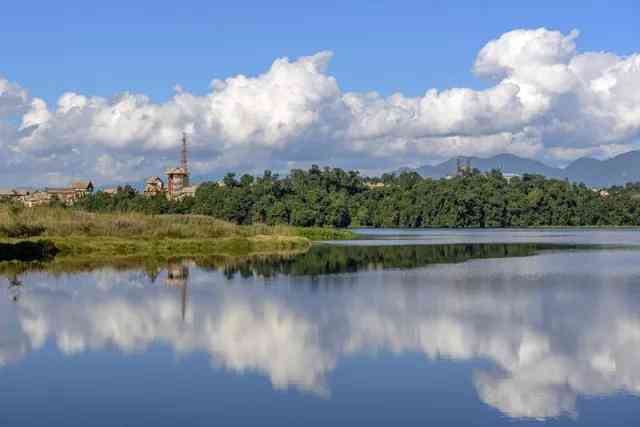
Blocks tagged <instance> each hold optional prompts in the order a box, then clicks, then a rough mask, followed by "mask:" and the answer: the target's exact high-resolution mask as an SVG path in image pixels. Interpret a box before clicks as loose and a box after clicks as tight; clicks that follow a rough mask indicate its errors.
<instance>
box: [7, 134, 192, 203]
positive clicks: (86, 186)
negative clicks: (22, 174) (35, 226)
mask: <svg viewBox="0 0 640 427" xmlns="http://www.w3.org/2000/svg"><path fill="white" fill-rule="evenodd" d="M165 175H166V176H167V183H166V185H165V182H164V181H163V180H162V178H160V177H159V176H152V177H149V178H147V179H145V181H144V195H145V196H148V197H153V196H157V195H159V194H164V195H166V197H167V198H168V199H170V200H180V199H182V198H184V197H187V196H192V197H193V196H194V195H195V193H196V190H197V189H198V187H199V184H193V185H192V184H191V183H190V173H189V164H188V159H187V135H186V134H183V135H182V151H181V158H180V165H179V166H176V167H171V168H168V169H167V170H166V171H165ZM94 189H95V184H94V182H93V181H91V180H78V181H73V182H71V184H70V185H69V186H67V187H46V188H44V189H43V190H32V189H28V188H9V189H0V198H5V199H12V200H15V201H18V202H21V203H23V204H24V205H25V206H27V207H34V206H42V205H48V204H50V203H51V202H52V201H54V200H58V201H60V202H61V203H63V204H65V205H67V206H72V205H73V204H75V203H76V202H77V201H78V200H79V199H81V198H83V197H85V196H87V195H88V194H92V193H93V191H94ZM102 191H103V192H104V193H107V194H114V193H116V192H117V191H118V188H105V189H104V190H102Z"/></svg>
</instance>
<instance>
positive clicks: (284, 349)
mask: <svg viewBox="0 0 640 427" xmlns="http://www.w3.org/2000/svg"><path fill="white" fill-rule="evenodd" d="M638 256H640V254H637V253H635V252H633V251H608V252H607V251H602V252H556V253H545V254H542V255H538V256H534V257H524V258H508V259H493V260H475V261H469V262H466V263H463V264H453V265H451V264H450V265H446V264H444V265H436V266H431V267H429V268H418V269H414V270H382V271H361V272H358V273H350V274H338V275H333V276H318V277H313V278H312V277H309V276H287V275H278V276H276V277H271V278H269V279H268V283H269V286H265V281H267V279H263V278H261V277H256V276H254V277H231V278H229V277H228V276H225V275H224V274H223V273H217V272H210V271H204V270H201V269H199V268H196V267H194V266H191V268H190V269H188V270H185V271H186V273H182V274H184V277H181V276H180V272H179V271H178V273H177V275H174V276H172V277H173V278H172V277H168V276H169V275H167V273H163V275H162V276H161V278H162V280H160V281H159V282H161V283H158V282H157V283H155V284H151V283H149V282H148V281H147V279H145V278H144V277H143V276H142V275H140V274H137V273H130V272H116V271H113V270H101V271H99V272H95V273H91V274H79V275H73V276H63V277H60V278H57V279H54V278H52V277H49V276H46V275H44V274H33V275H29V276H27V277H26V278H25V283H28V286H25V289H24V290H23V292H22V295H21V297H20V299H19V300H18V301H17V302H11V301H9V300H8V299H5V301H4V302H2V303H0V309H1V311H0V328H1V330H2V338H1V340H0V365H2V364H6V363H9V362H13V361H16V360H19V359H20V358H21V357H24V356H25V355H26V354H27V353H28V352H30V351H34V350H38V349H39V348H41V347H42V346H43V345H45V344H46V343H47V342H48V341H50V342H52V343H54V344H55V346H56V347H57V348H58V349H59V350H60V351H61V352H63V353H64V354H68V355H74V354H78V353H82V352H87V351H101V350H104V349H109V348H117V349H119V350H120V351H122V352H125V353H131V352H143V351H145V350H146V349H148V348H149V346H151V345H154V344H163V345H168V346H170V347H171V348H172V349H173V350H174V351H175V352H176V353H177V354H189V353H192V352H205V353H207V354H208V355H209V356H210V359H211V361H212V363H213V364H214V365H216V366H221V367H223V368H225V369H228V370H231V371H234V372H238V373H243V372H257V373H260V374H264V375H266V376H268V377H269V378H270V380H271V382H272V384H273V386H274V387H275V388H278V389H280V388H287V387H295V388H298V389H300V390H304V391H309V392H313V393H318V394H321V395H328V394H329V393H330V388H329V386H328V385H327V383H326V377H327V375H328V373H330V372H331V371H332V370H333V369H334V368H335V366H336V364H337V363H338V362H339V361H340V359H342V358H345V357H348V356H350V355H359V354H370V353H375V352H379V351H389V352H393V353H398V354H402V353H405V352H420V353H422V354H424V355H425V357H427V358H429V359H437V358H448V359H453V360H460V361H469V360H487V361H490V362H491V364H492V367H491V368H482V369H478V370H476V372H475V373H474V385H475V387H476V390H477V392H478V395H479V397H480V399H481V400H482V401H483V402H485V403H487V404H489V405H491V406H493V407H495V408H497V409H499V410H500V411H502V412H503V413H505V414H507V415H509V416H511V417H530V418H546V417H555V416H559V415H576V414H577V410H576V399H577V397H578V396H580V395H584V396H593V395H609V394H612V393H615V392H626V393H638V392H640V357H639V356H638V355H639V354H640V310H638V308H639V307H640V293H639V292H638V291H637V286H636V285H637V283H636V280H637V279H638V278H639V277H640V267H639V263H638V262H637V261H638V260H637V258H638ZM170 273H171V272H170ZM245 276H246V275H245ZM187 281H188V284H187ZM345 284H346V285H348V286H345ZM187 287H188V288H187ZM187 289H188V292H187Z"/></svg>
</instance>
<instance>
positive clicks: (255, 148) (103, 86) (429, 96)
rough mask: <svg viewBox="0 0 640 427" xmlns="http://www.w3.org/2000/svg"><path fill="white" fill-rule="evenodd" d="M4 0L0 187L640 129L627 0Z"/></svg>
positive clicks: (484, 147)
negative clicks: (184, 152)
mask: <svg viewBox="0 0 640 427" xmlns="http://www.w3.org/2000/svg"><path fill="white" fill-rule="evenodd" d="M8 3H9V4H6V5H3V7H2V10H1V11H0V15H1V16H2V24H3V25H2V26H0V40H2V41H3V43H2V48H1V49H2V53H1V54H0V164H5V165H7V166H8V167H3V168H2V170H0V186H2V187H5V186H11V185H18V184H25V185H33V186H37V185H54V184H55V185H63V184H65V183H66V182H68V181H69V180H70V179H74V178H92V179H94V180H95V181H96V182H98V183H100V182H105V183H120V182H122V183H124V182H136V181H139V180H142V179H143V178H144V177H145V176H148V175H160V174H162V171H163V169H164V167H165V166H167V165H170V164H172V163H175V162H176V161H177V159H178V150H179V144H180V135H181V134H182V132H187V134H188V135H189V141H190V150H191V153H190V154H191V157H190V159H191V168H192V172H193V173H194V174H196V175H198V176H203V177H212V178H215V177H219V176H222V175H224V174H225V173H226V172H229V171H235V172H238V173H244V172H246V173H261V172H262V170H264V169H266V168H269V169H272V170H274V171H278V172H281V173H286V171H287V170H289V169H291V168H294V167H308V166H309V165H311V164H320V165H323V166H324V165H328V166H339V167H344V168H357V169H360V170H361V171H362V172H363V173H366V174H376V173H380V172H384V171H390V170H394V169H396V168H398V167H403V166H419V165H422V164H432V163H436V162H438V161H441V160H445V159H447V158H450V157H452V156H457V155H478V156H490V155H494V154H498V153H502V152H509V153H513V154H516V155H520V156H523V157H529V158H535V159H539V160H543V161H545V162H546V163H549V164H553V165H565V164H567V163H568V162H570V161H571V160H574V159H576V158H578V157H582V156H591V157H596V158H606V157H610V156H613V155H616V154H619V153H622V152H625V151H629V150H633V149H636V148H638V147H637V145H638V143H640V54H639V52H640V43H638V41H640V37H639V35H640V34H639V33H640V30H637V29H636V28H635V27H637V25H635V24H636V23H637V22H638V21H639V20H640V5H636V4H634V2H633V1H614V2H588V1H580V2H578V1H575V2H574V1H565V2H558V1H555V2H546V1H537V2H531V5H530V6H522V5H520V4H519V3H522V2H502V1H491V2H483V1H474V2H469V1H467V2H456V1H446V2H444V1H442V2H434V1H431V2H430V1H415V2H413V1H394V2H391V1H349V2H344V1H341V2H338V1H335V2H334V1H323V2H313V4H311V3H312V2H299V1H298V2H289V1H280V2H278V1H275V2H269V3H267V2H222V1H220V2H192V1H187V0H185V1H182V2H180V3H174V2H171V3H169V2H151V1H137V2H131V1H128V2H120V1H110V2H101V3H102V4H101V5H98V4H91V3H94V2H80V1H66V2H61V3H62V4H56V2H42V4H38V6H37V7H34V6H33V5H32V4H27V2H8ZM160 3H161V4H160ZM635 3H637V2H635Z"/></svg>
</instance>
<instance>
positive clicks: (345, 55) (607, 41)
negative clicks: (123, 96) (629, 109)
mask: <svg viewBox="0 0 640 427" xmlns="http://www.w3.org/2000/svg"><path fill="white" fill-rule="evenodd" d="M98 3H102V5H98ZM523 3H525V2H514V1H462V2H460V1H457V2H456V1H322V2H301V1H275V2H264V1H255V2H248V1H240V2H226V1H224V2H223V1H214V2H212V1H202V2H190V1H183V2H158V1H146V0H141V1H135V2H134V1H109V2H87V1H63V2H41V3H40V4H38V6H37V7H34V6H33V5H32V4H31V3H30V2H14V1H11V2H6V4H4V5H3V8H2V9H3V10H2V14H3V16H4V17H3V19H2V22H3V25H2V26H1V27H0V40H4V43H3V54H2V62H1V64H2V65H1V72H2V73H3V74H4V75H5V77H7V78H9V80H18V81H19V82H20V83H21V84H22V85H23V86H24V87H27V88H29V90H30V91H32V92H33V93H34V94H37V95H38V96H40V97H43V98H44V99H45V100H47V101H54V100H55V99H56V98H57V97H58V96H59V95H60V94H62V93H63V92H65V91H76V92H80V93H84V94H90V95H102V96H111V95H113V94H114V93H117V92H120V91H125V90H128V91H133V92H142V93H145V94H148V95H150V96H151V97H152V98H153V99H154V100H158V101H161V100H164V99H166V98H167V97H169V96H171V95H172V93H173V86H174V85H175V84H180V85H182V86H183V87H185V88H186V89H189V90H192V91H194V92H196V93H204V92H206V91H207V90H208V86H209V83H210V81H211V80H212V79H213V78H223V77H228V76H233V75H236V74H246V75H254V74H257V73H260V72H263V71H264V70H265V69H267V68H268V67H269V65H270V64H271V62H272V61H273V60H274V58H278V57H281V56H288V57H290V58H296V57H298V56H302V55H310V54H313V53H315V52H318V51H320V50H324V49H329V50H332V51H333V52H334V53H335V55H336V56H335V59H334V60H333V61H332V64H331V74H332V75H334V76H335V77H336V78H337V79H338V81H339V83H340V87H341V88H342V89H343V90H345V91H360V92H363V91H370V90H376V91H378V92H380V93H383V94H390V93H393V92H395V91H400V92H402V93H404V94H406V95H419V94H422V93H423V92H424V91H425V90H426V89H428V88H432V87H433V88H439V89H446V88H450V87H457V86H463V87H473V88H482V87H484V86H485V83H484V82H482V81H480V80H478V79H477V78H475V77H474V76H473V74H472V73H471V71H470V69H471V66H472V63H473V59H474V57H475V55H476V54H477V52H478V51H479V50H480V48H481V47H482V46H483V45H484V44H485V43H487V42H488V41H489V40H491V39H493V38H495V37H497V36H498V35H500V34H503V33H505V32H507V31H510V30H512V29H515V28H538V27H547V28H550V29H555V30H559V31H562V32H565V33H566V32H568V31H570V30H572V29H574V28H578V29H579V30H580V32H581V36H580V47H581V49H582V50H590V51H611V50H613V51H615V52H616V53H619V54H630V53H633V52H634V49H636V50H637V46H638V42H639V41H640V34H639V30H637V29H636V28H637V26H638V25H637V23H638V22H640V7H639V6H637V2H634V1H614V2H605V1H599V2H589V1H557V0H556V1H536V2H527V3H529V4H530V5H529V6H524V5H523ZM610 3H611V5H610Z"/></svg>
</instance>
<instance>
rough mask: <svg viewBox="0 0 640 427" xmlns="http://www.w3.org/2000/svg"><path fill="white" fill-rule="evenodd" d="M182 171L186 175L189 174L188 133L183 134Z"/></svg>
mask: <svg viewBox="0 0 640 427" xmlns="http://www.w3.org/2000/svg"><path fill="white" fill-rule="evenodd" d="M181 166H182V169H184V171H185V173H187V174H188V173H189V166H188V164H187V133H186V132H182V164H181Z"/></svg>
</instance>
